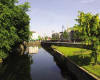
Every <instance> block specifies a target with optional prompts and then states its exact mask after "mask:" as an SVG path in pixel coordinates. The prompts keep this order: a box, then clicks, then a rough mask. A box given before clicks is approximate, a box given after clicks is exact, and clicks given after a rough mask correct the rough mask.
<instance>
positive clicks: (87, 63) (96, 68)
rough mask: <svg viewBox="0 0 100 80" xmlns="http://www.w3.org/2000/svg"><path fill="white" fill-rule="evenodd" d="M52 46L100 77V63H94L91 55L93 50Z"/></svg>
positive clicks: (99, 60)
mask: <svg viewBox="0 0 100 80" xmlns="http://www.w3.org/2000/svg"><path fill="white" fill-rule="evenodd" d="M52 48H54V49H56V50H58V51H60V52H61V53H63V54H64V55H65V56H66V57H68V58H70V59H71V60H72V61H74V62H75V63H76V64H78V65H79V66H81V67H83V68H84V69H86V70H88V71H89V72H91V73H92V74H94V75H96V76H97V77H99V78H100V64H97V65H93V62H92V61H93V60H92V61H91V55H90V54H91V50H87V49H81V48H72V47H62V46H52ZM98 62H100V55H99V56H98Z"/></svg>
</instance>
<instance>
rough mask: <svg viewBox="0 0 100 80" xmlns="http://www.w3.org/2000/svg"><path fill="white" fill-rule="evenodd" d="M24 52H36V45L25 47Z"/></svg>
mask: <svg viewBox="0 0 100 80" xmlns="http://www.w3.org/2000/svg"><path fill="white" fill-rule="evenodd" d="M26 52H27V53H29V54H35V53H38V46H31V47H27V49H26Z"/></svg>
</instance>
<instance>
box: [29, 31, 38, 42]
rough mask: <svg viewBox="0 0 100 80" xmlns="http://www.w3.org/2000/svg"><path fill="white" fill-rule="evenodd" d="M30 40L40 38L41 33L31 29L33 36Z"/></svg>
mask: <svg viewBox="0 0 100 80" xmlns="http://www.w3.org/2000/svg"><path fill="white" fill-rule="evenodd" d="M30 40H33V41H36V40H39V35H38V33H36V32H35V31H31V38H30Z"/></svg>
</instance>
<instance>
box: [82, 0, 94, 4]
mask: <svg viewBox="0 0 100 80" xmlns="http://www.w3.org/2000/svg"><path fill="white" fill-rule="evenodd" d="M95 1H96V0H81V1H80V2H81V3H84V4H85V3H93V2H95Z"/></svg>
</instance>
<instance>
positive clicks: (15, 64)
mask: <svg viewBox="0 0 100 80" xmlns="http://www.w3.org/2000/svg"><path fill="white" fill-rule="evenodd" d="M32 63H33V61H32V58H31V56H30V55H28V54H24V55H22V56H18V55H16V56H15V55H14V56H13V55H12V56H9V57H8V58H7V59H6V60H5V61H4V62H3V63H2V64H0V80H32V78H31V75H30V69H31V68H30V65H31V64H32Z"/></svg>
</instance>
